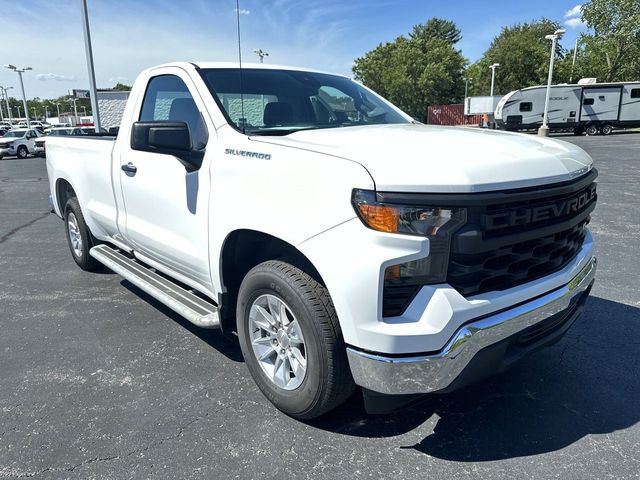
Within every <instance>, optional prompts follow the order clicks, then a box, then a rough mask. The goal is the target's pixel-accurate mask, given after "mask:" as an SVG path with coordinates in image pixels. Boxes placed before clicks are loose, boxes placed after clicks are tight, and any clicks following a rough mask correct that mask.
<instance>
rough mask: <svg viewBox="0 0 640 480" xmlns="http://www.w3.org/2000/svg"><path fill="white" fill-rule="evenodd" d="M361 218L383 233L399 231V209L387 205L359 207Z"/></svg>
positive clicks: (363, 205) (364, 204)
mask: <svg viewBox="0 0 640 480" xmlns="http://www.w3.org/2000/svg"><path fill="white" fill-rule="evenodd" d="M357 207H358V211H359V212H360V216H361V217H362V219H363V220H364V221H365V222H366V224H367V225H369V227H371V228H373V229H374V230H379V231H381V232H390V233H395V232H397V231H398V209H397V208H394V207H388V206H386V205H369V204H366V203H360V204H358V205H357Z"/></svg>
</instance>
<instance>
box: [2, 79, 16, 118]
mask: <svg viewBox="0 0 640 480" xmlns="http://www.w3.org/2000/svg"><path fill="white" fill-rule="evenodd" d="M12 88H13V87H2V86H0V110H2V97H3V96H4V101H5V102H6V104H7V113H8V114H9V123H11V122H12V121H13V119H12V118H11V116H12V115H11V105H9V93H8V92H7V90H10V89H12Z"/></svg>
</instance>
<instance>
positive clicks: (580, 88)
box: [495, 82, 640, 135]
mask: <svg viewBox="0 0 640 480" xmlns="http://www.w3.org/2000/svg"><path fill="white" fill-rule="evenodd" d="M546 90H547V87H546V86H539V87H529V88H523V89H521V90H516V91H513V92H511V93H508V94H506V95H505V96H504V97H502V99H501V100H500V102H498V105H497V106H496V111H495V119H496V123H497V124H498V128H501V129H505V130H513V131H516V130H529V129H535V128H538V127H540V126H541V125H542V116H543V112H544V102H545V96H546ZM547 124H548V125H549V128H550V129H552V130H553V129H555V130H560V129H563V130H567V129H572V130H573V132H574V134H576V135H582V134H583V133H585V132H586V134H587V135H597V134H598V133H600V134H602V135H608V134H610V133H611V131H612V130H613V127H620V128H631V127H640V82H623V83H592V84H584V85H583V84H575V85H553V86H551V94H550V96H549V111H548V121H547Z"/></svg>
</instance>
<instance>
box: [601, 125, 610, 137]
mask: <svg viewBox="0 0 640 480" xmlns="http://www.w3.org/2000/svg"><path fill="white" fill-rule="evenodd" d="M611 132H613V127H612V126H611V125H609V124H608V123H605V124H604V125H602V127H600V133H601V134H602V135H610V134H611Z"/></svg>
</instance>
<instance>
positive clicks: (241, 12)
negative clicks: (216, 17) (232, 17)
mask: <svg viewBox="0 0 640 480" xmlns="http://www.w3.org/2000/svg"><path fill="white" fill-rule="evenodd" d="M233 11H234V13H235V12H237V13H239V14H240V15H249V14H250V13H251V10H246V9H244V8H241V9H240V10H238V9H237V8H234V9H233Z"/></svg>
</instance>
